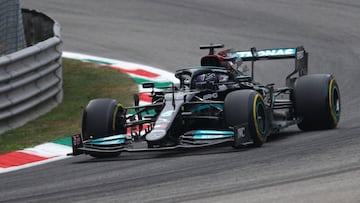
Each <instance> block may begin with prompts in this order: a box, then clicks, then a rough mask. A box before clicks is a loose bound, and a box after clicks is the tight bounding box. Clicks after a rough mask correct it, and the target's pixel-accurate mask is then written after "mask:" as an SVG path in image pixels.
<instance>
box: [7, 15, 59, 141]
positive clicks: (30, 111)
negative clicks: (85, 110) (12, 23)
mask: <svg viewBox="0 0 360 203" xmlns="http://www.w3.org/2000/svg"><path fill="white" fill-rule="evenodd" d="M22 16H23V24H24V31H25V39H26V48H24V49H22V50H19V51H17V52H14V53H11V54H9V55H4V56H1V57H0V133H3V132H5V131H7V130H9V129H13V128H16V127H19V126H21V125H23V124H25V123H27V122H28V121H30V120H33V119H35V118H37V117H39V116H41V115H43V114H45V113H47V112H49V111H50V110H51V109H53V108H54V107H56V106H57V105H58V104H59V103H61V101H62V98H63V91H62V61H61V55H62V40H61V35H60V25H59V24H58V23H57V22H56V21H55V20H53V19H52V18H50V17H48V16H46V15H45V14H43V13H40V12H37V11H34V10H28V9H22ZM0 138H1V136H0Z"/></svg>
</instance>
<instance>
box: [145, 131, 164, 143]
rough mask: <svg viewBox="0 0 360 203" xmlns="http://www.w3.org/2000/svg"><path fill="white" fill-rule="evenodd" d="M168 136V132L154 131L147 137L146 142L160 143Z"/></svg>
mask: <svg viewBox="0 0 360 203" xmlns="http://www.w3.org/2000/svg"><path fill="white" fill-rule="evenodd" d="M165 135H166V130H160V129H154V130H153V131H151V132H150V133H149V134H147V135H146V137H145V138H146V140H147V141H150V142H154V141H160V140H161V139H163V138H164V137H165Z"/></svg>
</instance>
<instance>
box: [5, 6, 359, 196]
mask: <svg viewBox="0 0 360 203" xmlns="http://www.w3.org/2000/svg"><path fill="white" fill-rule="evenodd" d="M23 5H24V6H25V7H29V8H34V9H38V10H40V11H44V12H45V13H47V14H49V15H51V16H53V17H54V18H55V19H57V20H58V21H59V22H60V23H61V25H62V28H63V29H62V33H63V38H64V42H65V43H64V49H65V50H67V51H73V52H80V53H87V54H92V55H98V56H103V57H109V58H115V59H119V60H125V61H132V62H138V63H142V64H147V65H152V66H155V67H160V68H163V69H167V70H169V71H174V70H175V69H176V68H177V67H178V66H187V65H197V64H198V63H199V58H200V56H201V55H203V54H205V53H204V51H200V50H199V49H198V45H200V44H205V43H210V42H213V43H224V44H226V45H228V46H231V47H234V48H236V49H247V48H249V47H252V46H256V47H258V48H271V47H292V46H297V45H304V47H305V48H306V49H307V50H308V51H309V52H310V61H309V69H310V73H332V74H334V75H335V76H336V78H337V80H338V83H339V85H340V88H341V99H342V117H341V121H340V124H339V128H337V129H335V130H329V131H319V132H307V133H302V132H300V131H299V130H298V129H297V128H296V127H294V128H291V129H289V130H287V131H285V132H282V133H280V134H279V135H277V136H275V137H273V138H272V139H271V140H270V141H269V142H268V143H266V144H265V145H264V146H263V147H261V148H255V149H245V150H240V151H236V150H233V149H231V147H229V148H227V147H225V148H219V149H215V150H206V151H195V152H186V153H153V154H150V155H149V154H144V153H142V154H123V155H121V156H120V157H119V158H115V159H107V160H96V159H92V158H90V157H87V156H78V157H73V158H69V159H66V160H61V161H57V162H53V163H49V164H45V165H40V166H36V167H32V168H27V169H23V170H19V171H15V172H10V173H5V174H0V180H1V184H0V201H4V202H360V189H359V188H360V150H359V145H360V135H359V134H360V122H359V121H360V98H359V95H360V91H359V78H360V66H359V64H360V58H359V55H360V37H359V36H360V12H359V9H360V2H359V1H358V0H273V1H268V0H222V1H216V0H192V1H188V0H183V1H165V0H151V1H148V0H137V1H130V0H128V1H125V0H120V1H119V0H104V1H96V0H62V1H58V0H25V1H23ZM259 65H260V67H261V68H259V70H261V71H260V73H261V74H260V76H259V79H266V80H280V81H281V80H282V78H280V79H279V75H281V74H279V73H277V72H276V71H279V70H281V71H282V70H283V68H281V67H282V66H281V65H283V64H281V63H280V64H277V65H271V66H272V67H271V66H270V67H268V68H267V66H264V65H263V64H259ZM270 68H271V70H269V69H270ZM281 71H280V72H281ZM282 82H283V81H282Z"/></svg>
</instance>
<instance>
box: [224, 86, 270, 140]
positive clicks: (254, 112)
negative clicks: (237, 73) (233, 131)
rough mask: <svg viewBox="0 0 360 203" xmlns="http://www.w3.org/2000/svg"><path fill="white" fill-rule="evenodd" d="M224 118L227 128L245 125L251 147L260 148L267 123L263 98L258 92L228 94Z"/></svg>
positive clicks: (265, 133) (266, 131) (266, 133)
mask: <svg viewBox="0 0 360 203" xmlns="http://www.w3.org/2000/svg"><path fill="white" fill-rule="evenodd" d="M224 118H225V123H226V124H227V125H229V126H233V127H234V126H241V125H247V127H248V131H249V134H250V137H251V139H252V141H253V146H256V147H260V146H261V145H263V144H264V142H265V141H266V137H267V135H268V131H269V122H268V116H267V111H266V107H265V103H264V100H263V97H262V96H261V94H259V93H258V92H256V91H254V90H237V91H234V92H231V93H229V94H228V95H227V96H226V98H225V101H224ZM235 147H236V146H235Z"/></svg>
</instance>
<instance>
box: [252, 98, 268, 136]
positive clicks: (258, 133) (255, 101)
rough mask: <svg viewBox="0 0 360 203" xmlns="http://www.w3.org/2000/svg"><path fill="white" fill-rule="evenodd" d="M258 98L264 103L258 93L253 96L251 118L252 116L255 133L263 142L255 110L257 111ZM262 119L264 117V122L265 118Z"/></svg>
mask: <svg viewBox="0 0 360 203" xmlns="http://www.w3.org/2000/svg"><path fill="white" fill-rule="evenodd" d="M258 99H260V100H261V101H262V102H263V103H264V100H263V98H262V96H261V95H260V94H256V95H255V98H254V104H253V118H254V124H255V130H256V135H257V137H258V138H259V139H260V141H262V142H265V137H264V136H262V134H261V132H260V129H259V125H258V122H257V115H256V112H257V101H258ZM264 108H265V107H264ZM264 119H265V122H266V118H264Z"/></svg>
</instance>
